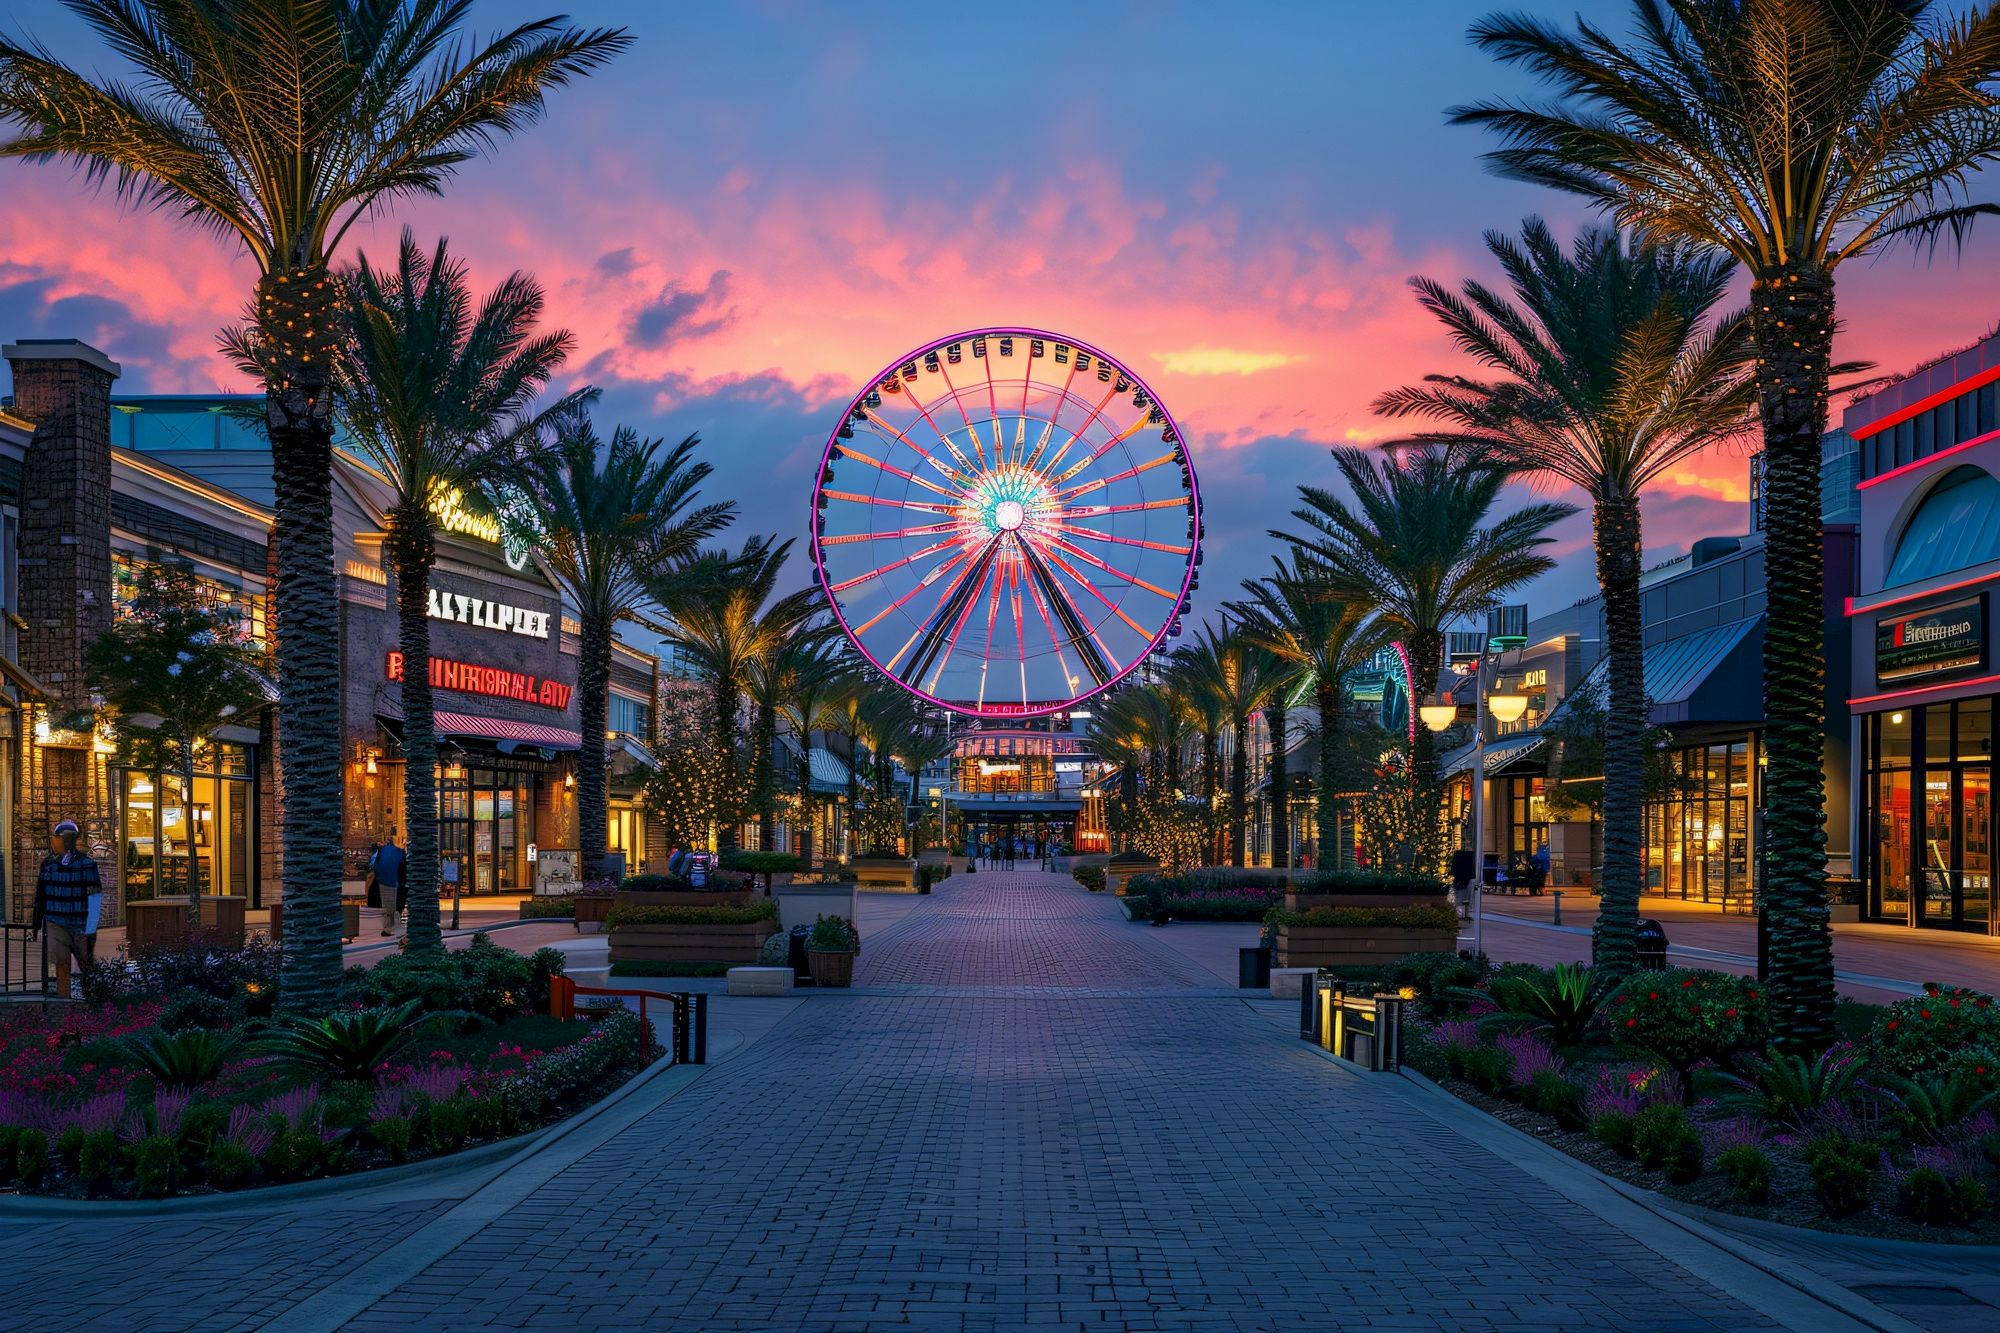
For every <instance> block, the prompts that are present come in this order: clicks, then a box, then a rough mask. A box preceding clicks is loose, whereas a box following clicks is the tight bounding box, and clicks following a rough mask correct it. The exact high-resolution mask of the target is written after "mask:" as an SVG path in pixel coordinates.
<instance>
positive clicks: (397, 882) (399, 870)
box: [368, 829, 410, 939]
mask: <svg viewBox="0 0 2000 1333" xmlns="http://www.w3.org/2000/svg"><path fill="white" fill-rule="evenodd" d="M409 859H410V858H409V856H408V855H406V854H405V853H404V851H403V849H402V848H401V847H398V846H397V845H396V830H394V829H390V830H389V840H388V841H387V842H385V843H383V844H382V845H381V846H380V847H377V848H376V849H375V855H373V856H372V857H370V858H368V870H369V872H370V873H371V874H373V875H374V876H375V889H376V891H377V892H378V893H380V894H381V895H382V937H383V938H384V939H387V938H388V937H389V936H391V935H393V934H395V933H396V920H397V918H398V917H400V916H401V915H402V913H403V910H404V909H405V908H407V907H408V906H409V905H410V888H409V882H408V881H409V876H408V875H405V874H404V873H403V868H404V866H405V864H407V863H408V861H409Z"/></svg>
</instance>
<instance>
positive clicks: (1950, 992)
mask: <svg viewBox="0 0 2000 1333" xmlns="http://www.w3.org/2000/svg"><path fill="white" fill-rule="evenodd" d="M1869 1045H1870V1049H1871V1051H1872V1054H1873V1057H1874V1060H1875V1063H1876V1064H1877V1065H1878V1066H1879V1067H1880V1068H1882V1069H1883V1070H1885V1071H1887V1072H1888V1073H1891V1074H1896V1075H1899V1076H1901V1077H1903V1078H1922V1077H1924V1076H1925V1075H1927V1074H1936V1073H1942V1072H1943V1071H1944V1069H1945V1068H1946V1067H1947V1066H1949V1065H1951V1064H1952V1063H1953V1062H1954V1061H1956V1060H1957V1059H1959V1058H1960V1057H1961V1056H1963V1055H1965V1054H1966V1053H1968V1052H1971V1051H1974V1050H1980V1049H1983V1050H1985V1051H1988V1052H2000V1002H1996V1001H1995V1000H1994V998H1993V997H1992V996H1991V995H1987V994H1985V993H1983V992H1981V991H1976V990H1971V989H1968V988H1967V987H1964V986H1940V985H1938V984H1937V983H1936V982H1934V981H1933V982H1926V983H1925V985H1924V993H1923V994H1922V995H1919V996H1915V997H1913V998H1911V999H1907V1000H1898V1001H1896V1003H1894V1004H1892V1005H1890V1006H1889V1008H1888V1009H1887V1010H1886V1011H1885V1012H1884V1013H1883V1014H1882V1015H1881V1017H1880V1018H1879V1019H1878V1020H1877V1021H1876V1025H1875V1032H1874V1034H1873V1036H1872V1037H1871V1039H1870V1043H1869Z"/></svg>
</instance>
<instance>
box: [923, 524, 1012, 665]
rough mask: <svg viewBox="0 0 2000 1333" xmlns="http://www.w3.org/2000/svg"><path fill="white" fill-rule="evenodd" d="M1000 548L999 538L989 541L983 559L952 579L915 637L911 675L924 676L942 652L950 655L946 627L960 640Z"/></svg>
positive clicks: (974, 562)
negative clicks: (973, 605) (915, 647)
mask: <svg viewBox="0 0 2000 1333" xmlns="http://www.w3.org/2000/svg"><path fill="white" fill-rule="evenodd" d="M999 548H1000V540H999V538H997V537H996V538H993V539H992V540H990V541H988V542H987V543H986V545H985V546H984V547H983V548H982V549H981V550H980V552H979V558H978V559H977V560H975V561H973V562H972V563H971V564H969V565H967V566H966V567H965V570H964V572H963V573H961V574H960V575H959V576H958V577H957V578H956V579H954V580H953V581H952V584H951V586H950V587H949V588H947V589H945V592H944V596H942V597H940V598H938V605H937V609H936V610H935V611H933V612H932V613H931V615H930V617H929V618H928V619H927V620H926V621H925V623H924V624H923V625H921V626H919V627H918V629H917V635H916V637H915V639H914V640H913V641H914V642H915V643H916V645H917V650H916V652H915V653H913V654H911V656H910V675H911V676H913V677H918V678H921V677H922V676H923V674H924V673H925V672H926V671H927V670H928V669H929V668H930V665H931V663H932V661H933V660H935V659H936V658H937V656H938V654H939V652H940V651H942V652H943V653H944V654H945V656H947V657H948V656H950V653H951V649H950V647H949V645H947V643H946V641H945V636H946V634H947V628H946V627H947V626H949V627H950V628H949V631H948V632H949V634H950V642H951V643H953V644H955V643H957V642H958V635H959V631H960V630H962V629H964V628H965V618H966V616H968V615H970V614H971V609H972V604H973V602H974V601H976V600H977V599H978V597H979V588H980V585H981V584H982V583H983V582H984V581H985V578H986V572H987V570H988V569H990V568H991V567H992V564H993V555H994V552H995V551H997V550H999ZM906 646H907V645H906ZM942 666H943V664H942V662H940V663H939V668H940V669H942Z"/></svg>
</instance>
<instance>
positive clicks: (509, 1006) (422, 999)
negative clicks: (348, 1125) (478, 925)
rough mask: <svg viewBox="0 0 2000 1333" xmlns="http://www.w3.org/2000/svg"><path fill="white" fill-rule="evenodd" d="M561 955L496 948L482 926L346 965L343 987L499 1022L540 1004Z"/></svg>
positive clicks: (384, 1004) (379, 1004)
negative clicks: (448, 941) (439, 950)
mask: <svg viewBox="0 0 2000 1333" xmlns="http://www.w3.org/2000/svg"><path fill="white" fill-rule="evenodd" d="M618 910H620V909H616V908H614V909H613V911H614V912H616V911H618ZM694 910H697V911H699V910H706V909H699V908H697V909H694ZM563 961H564V960H563V954H562V951H561V950H559V949H537V950H535V952H534V953H533V954H531V955H528V956H523V955H521V954H518V953H515V952H514V951H513V950H512V949H503V948H501V947H500V946H499V945H497V944H495V943H493V941H492V939H490V938H489V937H488V936H487V935H485V934H484V933H483V932H482V933H480V934H476V935H474V936H473V937H472V944H471V945H470V947H468V948H465V949H462V950H459V951H457V952H453V953H444V954H391V955H390V956H389V957H387V958H384V959H382V960H381V961H380V962H378V963H376V964H375V965H374V966H373V967H370V968H360V967H356V968H350V969H349V970H348V973H347V993H348V995H349V996H350V997H351V998H352V999H354V1000H357V1001H359V1002H360V1003H361V1004H363V1005H364V1006H367V1007H369V1008H375V1009H379V1008H391V1007H394V1006H397V1005H401V1004H406V1003H409V1002H411V1001H415V1002H416V1004H417V1006H418V1007H419V1008H421V1009H423V1010H425V1011H427V1012H435V1011H442V1010H470V1011H471V1012H473V1013H475V1014H478V1015H479V1016H480V1017H482V1018H487V1019H491V1020H493V1021H494V1022H501V1021H504V1020H506V1019H508V1018H512V1017H513V1016H514V1015H516V1014H528V1013H535V1012H537V1011H539V1010H541V1009H543V1008H545V1007H546V1006H547V1004H548V996H549V977H550V976H551V975H556V976H560V975H561V974H562V968H563Z"/></svg>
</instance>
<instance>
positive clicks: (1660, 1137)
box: [1632, 1102, 1701, 1185]
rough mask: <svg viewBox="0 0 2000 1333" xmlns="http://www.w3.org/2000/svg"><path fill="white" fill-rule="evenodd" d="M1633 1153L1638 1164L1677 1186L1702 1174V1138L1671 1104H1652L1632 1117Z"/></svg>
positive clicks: (1679, 1110)
mask: <svg viewBox="0 0 2000 1333" xmlns="http://www.w3.org/2000/svg"><path fill="white" fill-rule="evenodd" d="M1632 1152H1633V1155H1634V1156H1636V1157H1637V1158H1638V1159H1639V1165H1641V1166H1644V1167H1650V1168H1652V1169H1653V1170H1655V1171H1663V1172H1665V1173H1666V1177H1667V1179H1668V1180H1669V1181H1670V1182H1672V1183H1673V1184H1676V1185H1685V1184H1687V1183H1688V1182H1689V1181H1691V1180H1693V1179H1695V1178H1696V1177H1697V1176H1699V1175H1700V1174H1701V1135H1700V1134H1698V1133H1696V1132H1695V1128H1694V1126H1693V1125H1692V1124H1690V1123H1689V1121H1688V1117H1687V1112H1686V1111H1685V1110H1683V1109H1682V1108H1681V1107H1679V1106H1676V1105H1674V1104H1673V1103H1672V1102H1655V1103H1653V1104H1652V1105H1651V1106H1648V1107H1647V1108H1645V1109H1644V1110H1643V1111H1641V1112H1639V1114H1638V1115H1636V1116H1634V1117H1633V1118H1632Z"/></svg>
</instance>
